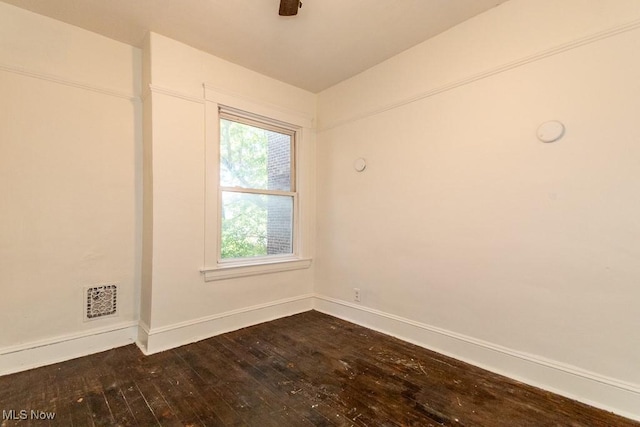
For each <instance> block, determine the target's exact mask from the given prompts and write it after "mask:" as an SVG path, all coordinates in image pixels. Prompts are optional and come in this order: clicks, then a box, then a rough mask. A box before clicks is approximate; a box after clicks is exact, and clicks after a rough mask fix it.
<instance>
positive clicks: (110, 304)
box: [86, 285, 118, 320]
mask: <svg viewBox="0 0 640 427" xmlns="http://www.w3.org/2000/svg"><path fill="white" fill-rule="evenodd" d="M117 293H118V286H117V285H103V286H93V287H90V288H86V296H87V299H86V302H87V306H86V309H87V311H86V318H87V320H93V319H96V318H99V317H105V316H112V315H115V314H116V308H117V299H116V296H117Z"/></svg>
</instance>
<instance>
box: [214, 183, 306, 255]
mask: <svg viewBox="0 0 640 427" xmlns="http://www.w3.org/2000/svg"><path fill="white" fill-rule="evenodd" d="M292 236H293V197H290V196H272V195H266V194H247V193H235V192H230V191H223V192H222V248H221V249H222V250H221V254H222V258H223V259H228V258H246V257H255V256H266V255H279V254H292V253H293V239H292Z"/></svg>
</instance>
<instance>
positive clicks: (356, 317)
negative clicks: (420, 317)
mask: <svg viewBox="0 0 640 427" xmlns="http://www.w3.org/2000/svg"><path fill="white" fill-rule="evenodd" d="M313 308H314V309H315V310H317V311H320V312H322V313H326V314H329V315H331V316H335V317H338V318H340V319H344V320H347V321H349V322H353V323H356V324H358V325H361V326H365V327H367V328H370V329H373V330H376V331H379V332H382V333H385V334H388V335H392V336H394V337H397V338H400V339H402V340H404V341H408V342H411V343H413V344H416V345H418V346H420V347H424V348H427V349H430V350H433V351H436V352H438V353H441V354H444V355H447V356H450V357H453V358H455V359H458V360H462V361H464V362H467V363H470V364H472V365H475V366H478V367H480V368H483V369H486V370H488V371H492V372H495V373H497V374H501V375H504V376H507V377H509V378H513V379H515V380H518V381H521V382H523V383H526V384H530V385H532V386H535V387H538V388H541V389H544V390H548V391H551V392H553V393H557V394H559V395H562V396H565V397H568V398H571V399H574V400H577V401H579V402H583V403H586V404H588V405H591V406H594V407H597V408H600V409H604V410H606V411H610V412H613V413H616V414H618V415H622V416H624V417H627V418H631V419H634V420H638V421H640V385H637V384H631V383H627V382H624V381H620V380H617V379H614V378H609V377H605V376H602V375H599V374H596V373H593V372H589V371H586V370H583V369H580V368H577V367H575V366H571V365H566V364H562V363H559V362H555V361H552V360H548V359H545V358H542V357H539V356H535V355H531V354H526V353H521V352H518V351H515V350H512V349H509V348H506V347H502V346H498V345H495V344H492V343H489V342H486V341H482V340H478V339H475V338H472V337H468V336H465V335H461V334H457V333H454V332H451V331H447V330H444V329H441V328H436V327H433V326H430V325H427V324H424V323H420V322H416V321H413V320H410V319H406V318H403V317H400V316H396V315H393V314H389V313H385V312H382V311H379V310H375V309H371V308H367V307H363V306H361V305H358V304H353V303H350V302H346V301H343V300H339V299H335V298H330V297H326V296H323V295H317V294H316V295H315V298H314V307H313Z"/></svg>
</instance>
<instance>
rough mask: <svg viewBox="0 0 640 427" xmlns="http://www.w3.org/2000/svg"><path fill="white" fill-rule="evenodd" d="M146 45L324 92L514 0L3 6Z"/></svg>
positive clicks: (26, 2)
mask: <svg viewBox="0 0 640 427" xmlns="http://www.w3.org/2000/svg"><path fill="white" fill-rule="evenodd" d="M2 1H4V2H5V3H10V4H13V5H16V6H19V7H21V8H24V9H28V10H31V11H33V12H36V13H39V14H42V15H46V16H50V17H52V18H55V19H57V20H60V21H64V22H67V23H69V24H72V25H76V26H78V27H82V28H85V29H87V30H90V31H93V32H96V33H99V34H103V35H105V36H107V37H110V38H112V39H115V40H119V41H121V42H124V43H127V44H130V45H133V46H138V47H139V46H140V44H141V41H142V39H143V38H144V35H145V34H146V33H147V32H148V31H154V32H156V33H159V34H162V35H165V36H167V37H170V38H172V39H175V40H178V41H181V42H183V43H186V44H188V45H191V46H193V47H195V48H198V49H201V50H204V51H206V52H209V53H211V54H213V55H215V56H218V57H220V58H224V59H226V60H229V61H231V62H234V63H236V64H239V65H242V66H244V67H247V68H250V69H252V70H255V71H257V72H259V73H262V74H265V75H267V76H271V77H273V78H276V79H278V80H282V81H284V82H287V83H290V84H292V85H295V86H298V87H301V88H303V89H307V90H309V91H311V92H319V91H321V90H323V89H326V88H328V87H330V86H332V85H334V84H336V83H338V82H340V81H342V80H344V79H346V78H348V77H351V76H353V75H355V74H357V73H359V72H361V71H364V70H366V69H367V68H369V67H371V66H373V65H375V64H377V63H380V62H382V61H384V60H385V59H387V58H390V57H392V56H394V55H395V54H397V53H400V52H402V51H404V50H406V49H408V48H410V47H412V46H414V45H416V44H418V43H420V42H422V41H424V40H426V39H428V38H430V37H433V36H435V35H436V34H439V33H441V32H443V31H445V30H446V29H448V28H451V27H453V26H455V25H457V24H459V23H460V22H463V21H465V20H467V19H469V18H471V17H473V16H475V15H477V14H480V13H482V12H484V11H485V10H487V9H490V8H492V7H494V6H496V5H498V4H500V3H504V2H505V1H507V0H303V7H302V9H301V10H300V11H299V13H298V15H297V16H294V17H281V16H278V6H279V0H2Z"/></svg>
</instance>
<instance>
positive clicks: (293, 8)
mask: <svg viewBox="0 0 640 427" xmlns="http://www.w3.org/2000/svg"><path fill="white" fill-rule="evenodd" d="M299 7H300V0H280V11H279V12H278V14H279V15H280V16H293V15H297V14H298V8H299Z"/></svg>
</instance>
